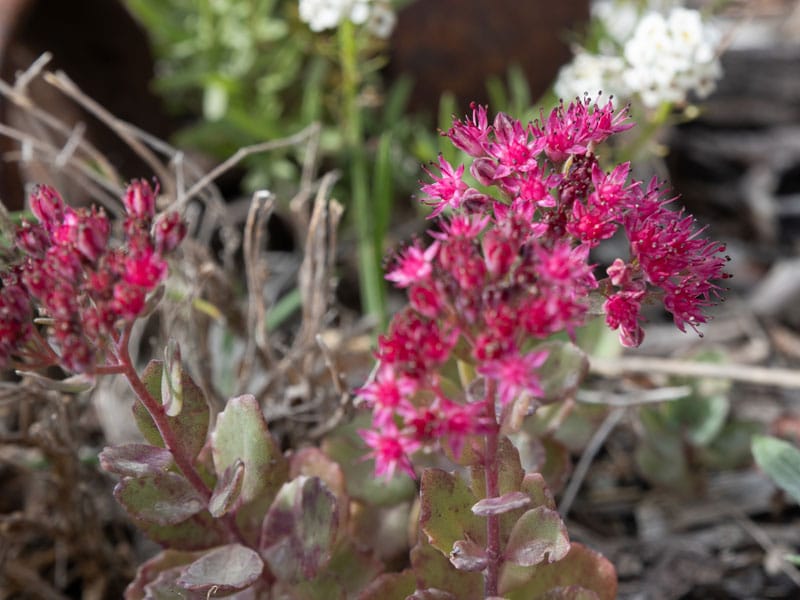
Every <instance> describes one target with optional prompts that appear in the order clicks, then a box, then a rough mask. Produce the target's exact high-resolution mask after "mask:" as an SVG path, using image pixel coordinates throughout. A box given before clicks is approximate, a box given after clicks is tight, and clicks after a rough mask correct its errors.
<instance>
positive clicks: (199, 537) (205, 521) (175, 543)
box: [133, 510, 227, 551]
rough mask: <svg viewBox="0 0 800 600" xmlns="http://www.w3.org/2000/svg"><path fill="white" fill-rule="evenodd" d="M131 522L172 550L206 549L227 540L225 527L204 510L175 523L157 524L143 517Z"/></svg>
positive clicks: (158, 542) (155, 540)
mask: <svg viewBox="0 0 800 600" xmlns="http://www.w3.org/2000/svg"><path fill="white" fill-rule="evenodd" d="M133 523H134V525H136V527H137V528H138V529H140V530H141V531H142V532H143V533H144V534H145V535H146V536H147V537H149V538H150V539H151V540H153V541H154V542H156V543H157V544H160V545H162V546H164V547H165V548H172V549H174V550H184V551H194V550H207V549H209V548H214V547H216V546H220V545H222V544H224V543H225V542H226V541H227V533H226V531H225V529H224V528H223V527H222V525H221V524H220V522H219V521H218V520H217V519H214V518H213V517H212V516H211V515H210V514H209V513H208V511H205V510H203V511H200V512H199V513H197V514H194V515H192V516H191V517H189V518H188V519H186V520H185V521H181V522H180V523H176V524H175V525H157V524H156V523H153V522H152V521H146V520H143V519H133Z"/></svg>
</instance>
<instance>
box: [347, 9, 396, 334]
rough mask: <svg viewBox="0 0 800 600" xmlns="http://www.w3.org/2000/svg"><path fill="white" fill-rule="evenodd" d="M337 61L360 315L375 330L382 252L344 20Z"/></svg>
mask: <svg viewBox="0 0 800 600" xmlns="http://www.w3.org/2000/svg"><path fill="white" fill-rule="evenodd" d="M338 37H339V61H340V63H341V68H342V105H343V111H344V115H343V116H344V123H343V127H344V139H345V144H346V146H347V152H348V155H349V157H350V186H351V194H352V200H353V204H352V208H353V212H354V218H355V225H356V233H357V235H358V270H359V285H360V289H361V301H362V302H363V303H364V312H366V313H367V314H369V315H371V316H372V317H374V318H375V319H377V321H378V323H377V327H378V329H382V328H383V327H384V325H385V320H386V313H385V308H384V289H383V275H382V272H381V264H380V263H381V252H382V249H381V248H380V247H379V244H378V243H377V241H376V240H375V239H374V238H375V223H374V214H375V211H374V209H373V208H372V207H370V206H369V175H368V169H367V159H366V155H365V154H364V148H363V145H364V127H363V123H362V119H361V107H360V106H359V104H358V92H359V87H360V84H361V74H360V73H359V68H358V46H357V43H356V42H357V40H356V30H355V26H354V25H353V23H352V22H351V21H350V20H349V19H345V20H344V21H343V22H342V23H341V24H340V25H339V29H338Z"/></svg>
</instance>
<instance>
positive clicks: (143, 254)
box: [124, 248, 167, 290]
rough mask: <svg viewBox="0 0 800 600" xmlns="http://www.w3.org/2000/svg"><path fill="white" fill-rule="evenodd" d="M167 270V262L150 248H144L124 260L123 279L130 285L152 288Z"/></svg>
mask: <svg viewBox="0 0 800 600" xmlns="http://www.w3.org/2000/svg"><path fill="white" fill-rule="evenodd" d="M166 272H167V263H166V261H165V260H164V259H163V258H161V256H160V255H158V254H156V253H155V252H153V250H152V249H149V248H148V249H145V250H142V251H140V252H138V253H137V254H135V255H133V256H131V257H129V258H128V259H127V260H126V261H125V275H124V279H125V281H126V282H128V283H129V284H131V285H137V286H140V287H143V288H146V289H148V290H150V289H152V288H154V287H155V286H156V285H157V284H158V282H159V281H161V279H162V278H163V277H164V275H165V274H166Z"/></svg>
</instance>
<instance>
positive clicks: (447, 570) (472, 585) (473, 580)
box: [411, 540, 483, 600]
mask: <svg viewBox="0 0 800 600" xmlns="http://www.w3.org/2000/svg"><path fill="white" fill-rule="evenodd" d="M459 542H462V540H459ZM459 542H456V544H457V545H459V546H460V547H462V548H463V547H464V546H463V542H462V544H459ZM476 545H477V544H476ZM411 567H412V569H413V570H414V575H415V576H416V583H417V588H418V589H421V590H425V589H436V590H441V591H443V592H447V593H449V594H452V596H453V597H455V598H457V599H458V600H480V599H482V598H483V576H482V575H481V574H480V573H477V572H469V571H459V570H458V569H456V567H455V566H454V565H453V564H452V563H451V561H450V559H449V558H448V556H446V555H443V554H442V553H441V552H440V551H439V550H437V549H436V548H434V547H433V546H431V545H430V544H426V543H425V542H424V541H421V542H419V543H418V544H417V545H416V546H414V548H412V550H411Z"/></svg>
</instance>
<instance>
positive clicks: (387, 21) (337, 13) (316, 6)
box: [300, 0, 397, 38]
mask: <svg viewBox="0 0 800 600" xmlns="http://www.w3.org/2000/svg"><path fill="white" fill-rule="evenodd" d="M300 19H301V20H302V21H303V22H304V23H308V26H309V27H310V28H311V31H324V30H326V29H335V28H336V27H338V26H339V23H341V22H342V21H344V20H345V19H349V20H350V21H352V22H353V23H354V24H356V25H366V27H367V29H369V31H370V32H371V33H372V34H373V35H375V36H377V37H380V38H387V37H389V34H391V33H392V29H394V25H395V22H396V21H397V17H396V16H395V14H394V11H393V10H392V9H391V7H390V6H389V4H388V3H387V2H380V1H372V0H300Z"/></svg>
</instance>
